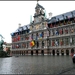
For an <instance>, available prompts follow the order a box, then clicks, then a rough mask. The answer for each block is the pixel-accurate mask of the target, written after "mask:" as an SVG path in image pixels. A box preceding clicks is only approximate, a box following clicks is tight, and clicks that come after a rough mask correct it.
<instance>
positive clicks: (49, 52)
mask: <svg viewBox="0 0 75 75" xmlns="http://www.w3.org/2000/svg"><path fill="white" fill-rule="evenodd" d="M74 52H75V49H74V48H70V49H44V50H40V49H39V50H14V51H12V52H11V54H12V55H71V53H74Z"/></svg>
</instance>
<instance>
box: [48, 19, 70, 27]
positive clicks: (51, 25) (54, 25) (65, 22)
mask: <svg viewBox="0 0 75 75" xmlns="http://www.w3.org/2000/svg"><path fill="white" fill-rule="evenodd" d="M66 24H71V21H70V19H68V21H65V20H64V21H63V22H60V21H59V23H58V24H56V22H55V23H54V24H52V23H51V24H50V25H49V27H50V28H53V27H57V26H62V25H66Z"/></svg>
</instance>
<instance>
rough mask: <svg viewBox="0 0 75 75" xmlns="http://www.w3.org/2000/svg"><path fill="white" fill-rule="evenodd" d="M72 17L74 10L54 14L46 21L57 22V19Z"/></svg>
mask: <svg viewBox="0 0 75 75" xmlns="http://www.w3.org/2000/svg"><path fill="white" fill-rule="evenodd" d="M73 17H75V10H74V11H71V12H67V13H64V14H61V15H57V16H54V17H52V18H51V19H50V21H49V22H48V23H53V22H57V21H61V20H64V19H69V18H73Z"/></svg>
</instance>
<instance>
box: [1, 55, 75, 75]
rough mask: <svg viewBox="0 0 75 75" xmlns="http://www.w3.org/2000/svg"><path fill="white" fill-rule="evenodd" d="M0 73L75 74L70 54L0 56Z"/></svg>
mask: <svg viewBox="0 0 75 75" xmlns="http://www.w3.org/2000/svg"><path fill="white" fill-rule="evenodd" d="M0 74H59V75H60V74H75V64H73V62H72V58H71V56H19V57H15V56H13V57H8V58H0Z"/></svg>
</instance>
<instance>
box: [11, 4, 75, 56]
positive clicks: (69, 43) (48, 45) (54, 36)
mask: <svg viewBox="0 0 75 75" xmlns="http://www.w3.org/2000/svg"><path fill="white" fill-rule="evenodd" d="M33 17H34V21H32V22H31V23H30V24H28V25H24V26H21V27H19V28H18V29H17V30H16V31H15V32H14V33H12V34H11V37H12V49H11V52H12V55H70V54H71V53H74V52H75V11H71V12H67V13H64V14H61V15H57V16H54V17H52V18H51V19H48V18H46V13H45V8H44V7H43V6H41V5H40V4H39V3H37V5H36V7H35V13H34V16H33Z"/></svg>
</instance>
